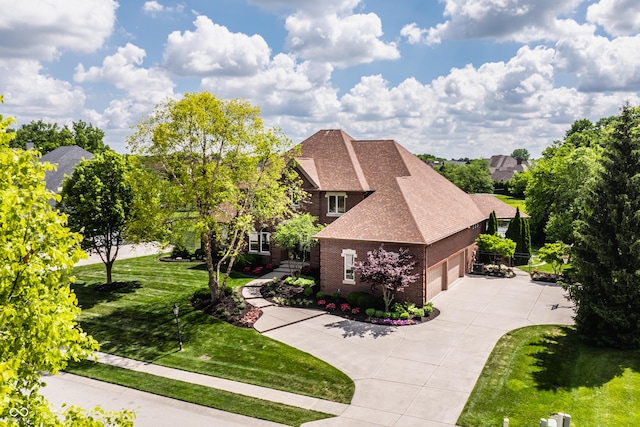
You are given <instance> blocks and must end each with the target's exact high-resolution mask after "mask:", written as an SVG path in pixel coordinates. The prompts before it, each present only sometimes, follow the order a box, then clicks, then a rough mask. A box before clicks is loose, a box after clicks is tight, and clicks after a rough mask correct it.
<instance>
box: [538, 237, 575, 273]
mask: <svg viewBox="0 0 640 427" xmlns="http://www.w3.org/2000/svg"><path fill="white" fill-rule="evenodd" d="M569 249H570V248H569V245H567V244H566V243H563V242H555V243H546V244H545V245H544V246H543V247H541V248H540V250H539V251H538V256H539V257H540V259H541V260H542V261H544V262H546V263H547V264H551V266H552V267H553V273H554V274H560V273H561V272H562V265H563V264H564V259H563V255H564V256H568V255H569Z"/></svg>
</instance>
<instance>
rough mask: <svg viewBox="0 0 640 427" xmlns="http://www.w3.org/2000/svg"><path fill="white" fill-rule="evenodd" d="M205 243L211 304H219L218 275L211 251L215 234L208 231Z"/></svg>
mask: <svg viewBox="0 0 640 427" xmlns="http://www.w3.org/2000/svg"><path fill="white" fill-rule="evenodd" d="M204 236H205V242H204V258H205V261H206V264H207V273H208V275H209V281H208V283H207V285H208V286H209V292H211V302H212V303H213V304H217V303H218V301H219V298H220V294H219V292H218V280H217V274H216V268H215V266H214V265H213V254H212V251H211V243H212V242H213V233H212V232H211V231H207V232H206V233H205V234H204Z"/></svg>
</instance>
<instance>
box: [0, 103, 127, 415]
mask: <svg viewBox="0 0 640 427" xmlns="http://www.w3.org/2000/svg"><path fill="white" fill-rule="evenodd" d="M1 100H2V98H1V97H0V101H1ZM10 122H11V120H10V119H4V118H3V117H2V116H1V115H0V265H1V266H2V268H0V325H1V326H0V377H1V378H2V381H0V420H3V421H4V422H0V423H1V424H2V425H9V426H14V425H15V426H17V425H21V426H22V425H24V426H41V425H46V426H60V427H62V426H97V425H110V426H115V425H121V426H131V425H133V423H132V414H131V413H130V412H123V413H103V414H101V413H100V411H92V412H90V413H85V412H84V411H82V410H81V409H79V408H77V407H71V408H68V409H67V410H66V411H65V412H63V413H62V414H57V413H55V412H54V411H53V410H52V408H51V407H50V405H49V404H48V402H47V400H46V399H45V398H44V397H43V396H42V395H41V394H40V388H41V387H42V386H43V385H44V382H43V381H42V378H41V375H42V372H48V373H49V374H56V373H57V372H59V371H60V370H62V369H64V368H65V367H66V366H67V363H68V361H69V360H80V359H86V358H87V356H89V354H90V353H91V352H92V351H93V350H96V349H97V348H98V343H97V342H96V341H95V340H94V339H92V338H91V337H89V336H88V335H87V334H85V333H84V332H83V331H82V329H81V327H80V325H79V324H78V323H77V321H76V320H75V319H76V317H77V316H78V315H79V314H80V308H79V307H78V306H77V300H76V297H75V295H74V293H73V291H72V290H71V288H70V286H69V284H70V283H71V282H72V280H73V278H72V276H71V270H72V268H73V265H74V264H75V263H76V262H77V261H79V260H80V259H81V258H82V257H83V256H84V254H83V252H82V250H81V249H80V245H79V240H80V236H79V235H77V234H74V233H71V232H70V231H69V229H68V228H67V224H66V217H65V216H64V215H62V214H60V213H59V212H57V211H55V210H54V209H53V208H52V207H51V206H50V205H49V203H48V201H49V199H50V198H51V197H53V195H52V194H51V193H49V192H48V191H47V190H46V188H45V185H44V174H45V171H46V170H48V169H51V168H52V166H51V165H49V164H46V165H42V164H40V163H39V162H38V159H37V156H34V155H33V153H32V152H27V151H24V150H22V149H12V148H10V147H9V141H10V139H11V137H12V136H13V134H7V133H6V129H7V126H8V125H9V124H10Z"/></svg>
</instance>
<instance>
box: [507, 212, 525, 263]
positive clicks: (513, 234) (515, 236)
mask: <svg viewBox="0 0 640 427" xmlns="http://www.w3.org/2000/svg"><path fill="white" fill-rule="evenodd" d="M521 227H522V223H521V221H520V208H518V207H516V216H514V217H513V218H512V219H511V221H509V226H508V227H507V232H506V233H505V234H504V237H506V238H507V239H511V240H513V241H514V242H516V244H518V241H520V240H521V239H520V236H521V235H522V232H521ZM516 252H517V249H516Z"/></svg>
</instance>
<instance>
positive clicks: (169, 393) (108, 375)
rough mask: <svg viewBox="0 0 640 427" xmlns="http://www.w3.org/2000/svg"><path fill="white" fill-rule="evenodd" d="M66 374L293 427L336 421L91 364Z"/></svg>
mask: <svg viewBox="0 0 640 427" xmlns="http://www.w3.org/2000/svg"><path fill="white" fill-rule="evenodd" d="M65 371H66V372H68V373H71V374H75V375H80V376H83V377H87V378H92V379H95V380H99V381H104V382H108V383H112V384H117V385H121V386H124V387H129V388H133V389H136V390H140V391H144V392H148V393H153V394H157V395H159V396H164V397H169V398H172V399H177V400H182V401H184V402H189V403H195V404H197V405H201V406H207V407H209V408H215V409H219V410H222V411H226V412H232V413H234V414H240V415H245V416H248V417H252V418H259V419H263V420H267V421H273V422H276V423H280V424H285V425H289V426H299V425H301V424H303V423H306V422H309V421H315V420H321V419H324V418H330V417H333V415H330V414H325V413H323V412H318V411H312V410H308V409H303V408H298V407H295V406H289V405H285V404H282V403H277V402H271V401H268V400H262V399H257V398H255V397H249V396H245V395H242V394H236V393H231V392H228V391H225V390H218V389H214V388H210V387H206V386H202V385H198V384H191V383H187V382H184V381H179V380H173V379H169V378H164V377H159V376H156V375H151V374H147V373H145V372H137V371H132V370H129V369H125V368H120V367H117V366H110V365H104V364H100V363H94V362H90V361H82V362H72V363H70V364H69V366H67V368H66V369H65Z"/></svg>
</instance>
